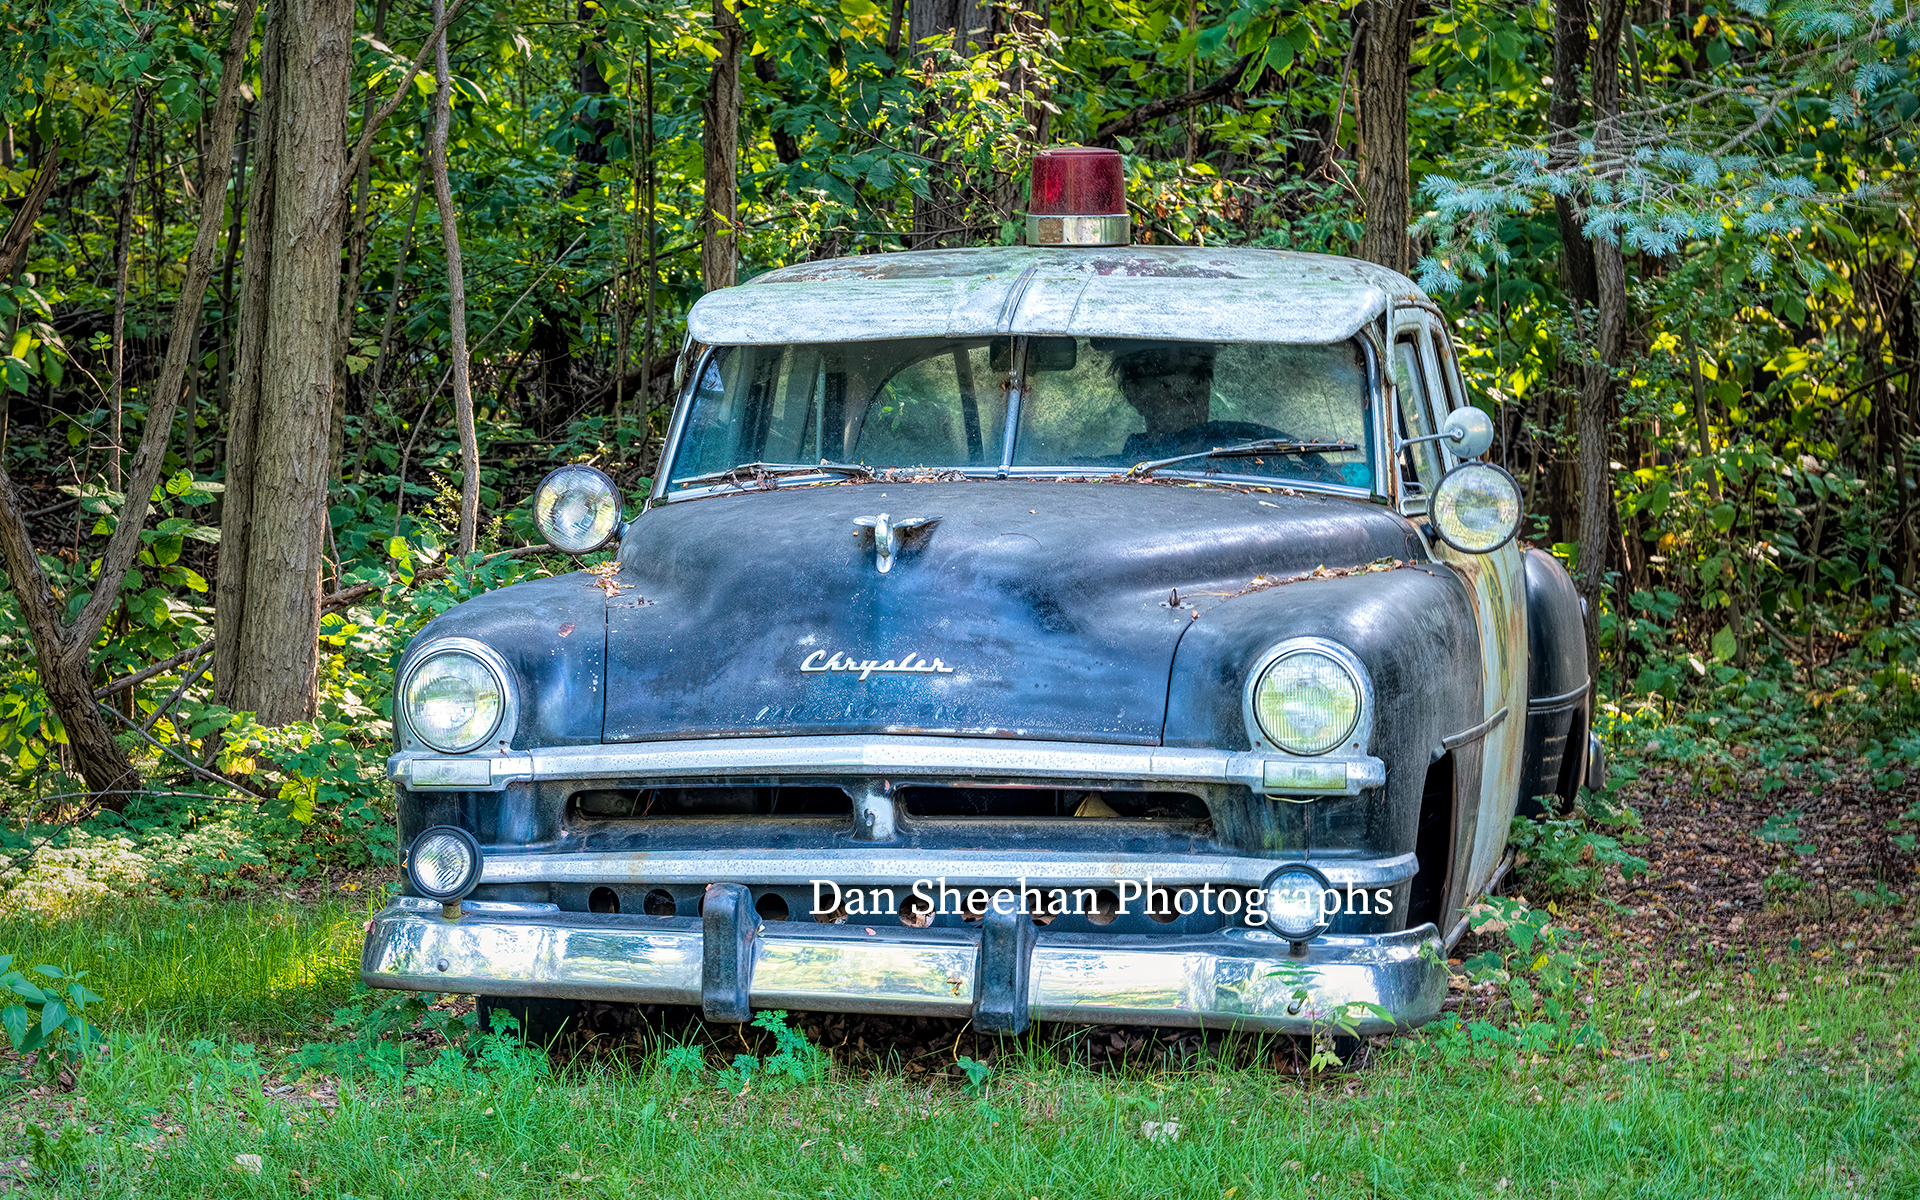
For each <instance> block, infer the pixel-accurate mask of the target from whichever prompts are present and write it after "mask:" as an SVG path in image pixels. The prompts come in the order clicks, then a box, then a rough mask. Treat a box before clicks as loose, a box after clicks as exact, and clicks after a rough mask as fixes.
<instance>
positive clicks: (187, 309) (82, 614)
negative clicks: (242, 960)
mask: <svg viewBox="0 0 1920 1200" xmlns="http://www.w3.org/2000/svg"><path fill="white" fill-rule="evenodd" d="M252 34H253V4H252V0H240V3H239V4H237V5H236V7H235V12H234V17H233V25H232V28H231V32H230V34H229V37H228V41H227V49H226V54H225V57H224V59H223V61H222V66H221V72H220V91H219V94H218V99H217V100H216V101H215V103H214V112H213V118H212V120H213V145H212V147H211V149H210V151H209V153H208V156H207V161H206V163H205V173H206V174H205V180H204V183H203V186H202V189H201V193H200V201H201V206H200V220H199V224H198V227H197V229H196V231H195V234H194V241H193V248H192V249H191V250H190V251H189V252H188V254H187V262H186V269H185V272H184V275H183V277H182V279H181V284H180V300H179V303H177V304H176V305H175V306H174V310H173V323H172V329H171V332H170V333H169V335H168V339H167V356H166V359H165V361H164V362H163V363H162V365H161V368H160V378H159V381H158V383H157V384H156V386H155V388H154V392H153V401H152V404H151V405H150V406H149V408H148V412H147V422H146V426H145V427H144V428H143V429H142V430H141V435H140V448H139V449H138V450H137V451H136V452H135V453H134V456H133V465H132V470H131V474H130V477H129V479H128V483H127V498H126V502H125V503H124V504H123V505H122V507H121V509H120V513H119V518H118V520H117V522H116V524H115V526H114V531H113V535H112V536H111V537H110V538H109V539H108V540H107V548H106V551H105V553H103V554H102V555H101V556H100V566H99V573H98V576H97V577H96V578H95V580H94V585H93V591H92V592H91V593H90V594H89V595H88V597H87V602H86V603H85V604H84V605H83V606H82V607H81V609H80V611H79V612H78V613H77V614H75V616H74V618H73V619H72V620H71V621H68V622H62V620H61V619H60V611H61V605H60V604H59V602H57V601H56V600H55V599H54V596H53V590H52V588H50V587H49V586H48V584H47V578H46V575H45V573H44V572H43V571H42V570H41V569H40V560H39V557H38V556H37V554H36V553H35V551H34V546H33V537H32V534H31V533H30V532H29V530H28V528H27V523H26V518H25V514H24V510H23V509H22V507H21V504H20V500H19V495H18V493H17V492H15V490H14V487H13V481H12V479H10V478H9V477H8V476H7V472H6V468H5V466H4V464H0V552H4V554H5V556H6V562H7V568H8V574H9V576H10V578H11V580H12V583H13V592H14V595H15V597H16V598H17V600H18V602H19V605H20V610H21V615H22V616H23V617H25V618H26V622H27V629H28V632H29V634H30V636H31V637H32V639H33V648H34V656H35V659H36V662H37V665H38V669H39V674H40V682H41V687H42V688H43V689H44V690H45V692H46V695H47V703H48V704H49V706H50V707H52V709H53V711H54V713H55V715H56V716H58V717H59V718H60V723H61V726H62V728H63V729H64V730H65V732H66V735H67V740H68V743H69V745H70V746H71V747H72V749H73V754H74V763H75V766H76V767H77V768H78V769H79V771H80V775H81V777H82V778H84V779H85V780H86V781H87V787H88V788H90V789H91V790H92V791H93V792H94V793H96V794H97V795H98V796H99V798H100V800H101V803H102V805H103V806H104V807H107V808H111V809H115V810H118V809H119V808H121V807H123V806H124V805H125V803H126V798H127V796H128V795H129V794H130V793H131V792H134V791H137V790H138V789H139V788H140V787H141V779H140V774H139V772H138V771H137V770H135V768H134V766H133V763H132V762H131V761H130V760H129V759H128V757H127V754H126V752H125V751H124V750H122V749H121V748H120V746H119V745H118V743H116V742H115V741H114V738H113V734H112V731H111V730H109V729H108V727H107V725H106V723H105V722H103V721H102V720H101V719H100V709H99V706H98V705H96V704H95V702H94V694H93V687H92V682H91V676H92V651H93V646H94V643H95V641H96V640H98V638H99V636H100V631H101V629H102V628H103V627H104V626H105V625H106V620H107V616H108V614H109V613H111V612H112V611H113V610H114V608H115V607H116V606H117V605H118V603H119V594H120V585H121V583H122V581H123V580H124V579H125V578H126V573H127V569H128V568H129V567H131V566H132V565H133V561H134V557H135V556H136V555H137V554H138V553H139V551H140V530H141V527H142V526H143V525H144V524H145V523H146V518H147V510H148V508H149V505H150V501H151V498H152V495H153V490H154V488H155V487H156V486H158V485H159V482H160V476H161V474H162V472H163V471H164V470H165V467H166V457H167V442H168V441H169V439H170V437H171V435H172V432H173V416H174V412H175V411H176V409H177V408H178V407H179V402H180V393H181V389H182V386H183V385H184V383H185V381H186V375H187V365H188V363H189V362H191V361H192V360H193V359H194V358H195V357H197V356H198V354H199V343H200V315H201V308H202V304H203V301H204V299H205V296H206V290H207V283H208V282H209V280H211V279H212V277H213V259H214V250H215V248H216V247H217V246H218V244H219V240H220V227H221V225H222V224H223V220H224V217H225V216H226V201H225V197H226V191H227V176H228V173H229V170H230V169H231V167H232V163H233V141H234V125H235V123H236V120H237V117H238V114H239V109H240V85H241V81H242V77H243V73H244V70H245V67H246V51H247V45H248V42H249V41H250V40H251V38H252ZM57 151H58V148H57V147H56V148H55V152H54V153H55V155H57ZM56 161H57V159H56V158H55V157H54V155H49V156H48V158H47V159H46V160H45V161H44V162H43V164H42V166H41V171H42V172H43V174H44V173H48V172H51V171H52V170H53V169H54V164H55V162H56ZM43 184H44V185H45V186H43ZM50 186H51V180H50V179H46V178H43V179H42V180H39V181H36V183H35V185H34V188H33V190H32V191H31V192H29V193H28V196H27V201H26V203H25V205H24V206H23V207H22V208H21V209H20V211H19V213H18V214H17V216H16V225H17V226H24V228H25V229H28V230H30V229H31V227H32V225H33V223H34V221H35V219H36V218H37V216H38V214H39V211H40V207H41V204H42V202H43V201H44V200H45V199H46V194H47V191H48V189H49V188H50ZM24 236H25V235H24V233H23V235H22V237H23V239H24ZM13 248H14V239H13V231H9V235H8V240H7V244H6V247H5V251H7V253H4V254H0V263H5V262H10V261H11V256H10V252H11V251H12V250H13ZM21 248H22V250H23V251H24V240H23V241H22V242H21Z"/></svg>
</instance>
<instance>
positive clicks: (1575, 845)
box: [1507, 807, 1647, 896]
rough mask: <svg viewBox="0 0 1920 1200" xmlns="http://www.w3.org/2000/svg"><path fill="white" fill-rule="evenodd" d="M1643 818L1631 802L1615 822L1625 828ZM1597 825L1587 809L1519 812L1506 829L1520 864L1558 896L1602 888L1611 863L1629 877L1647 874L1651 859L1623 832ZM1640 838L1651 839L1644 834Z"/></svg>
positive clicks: (1530, 877)
mask: <svg viewBox="0 0 1920 1200" xmlns="http://www.w3.org/2000/svg"><path fill="white" fill-rule="evenodd" d="M1622 814H1624V815H1622ZM1639 822H1640V818H1639V815H1638V814H1637V813H1635V812H1634V811H1633V809H1631V808H1625V807H1623V808H1622V809H1621V810H1619V813H1618V814H1616V815H1615V816H1614V823H1615V824H1616V825H1618V826H1620V827H1621V828H1622V829H1623V830H1625V829H1631V828H1633V827H1635V826H1637V825H1638V824H1639ZM1592 826H1593V822H1592V821H1591V820H1590V819H1589V818H1587V817H1585V816H1584V815H1575V816H1572V817H1566V818H1553V817H1547V818H1543V819H1538V820H1536V819H1531V818H1528V817H1515V818H1514V820H1513V825H1512V827H1511V829H1510V830H1509V832H1508V834H1507V841H1508V844H1509V845H1510V846H1512V847H1513V850H1514V866H1515V869H1516V870H1519V869H1524V871H1525V874H1526V878H1527V880H1528V884H1529V886H1530V887H1534V888H1537V889H1538V890H1539V891H1541V892H1542V893H1545V894H1549V895H1559V896H1577V895H1591V894H1592V893H1594V892H1597V891H1599V890H1600V888H1601V887H1602V886H1603V885H1604V884H1605V883H1606V871H1607V868H1608V867H1615V868H1618V869H1619V871H1620V874H1621V877H1622V878H1624V879H1626V880H1627V882H1629V883H1631V882H1633V879H1634V877H1635V876H1638V875H1644V874H1646V872H1647V860H1646V859H1644V858H1639V857H1637V856H1635V855H1633V854H1630V853H1628V852H1627V851H1626V849H1625V848H1623V847H1622V845H1621V839H1620V838H1616V837H1612V836H1610V835H1608V834H1604V833H1601V832H1600V831H1599V830H1597V829H1595V828H1593V827H1592ZM1628 836H1638V835H1628ZM1640 840H1642V841H1645V840H1646V839H1645V838H1644V837H1643V836H1642V837H1640Z"/></svg>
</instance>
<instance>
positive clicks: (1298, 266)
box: [687, 246, 1421, 345]
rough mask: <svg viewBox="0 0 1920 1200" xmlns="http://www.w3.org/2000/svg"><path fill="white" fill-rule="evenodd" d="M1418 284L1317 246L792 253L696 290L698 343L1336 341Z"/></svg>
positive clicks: (693, 323) (692, 322)
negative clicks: (718, 286) (786, 259)
mask: <svg viewBox="0 0 1920 1200" xmlns="http://www.w3.org/2000/svg"><path fill="white" fill-rule="evenodd" d="M1403 296H1404V297H1408V298H1420V297H1421V293H1420V290H1419V289H1418V288H1417V287H1415V286H1414V284H1413V281H1411V280H1409V279H1408V278H1407V277H1406V276H1404V275H1401V274H1399V273H1398V272H1396V271H1390V270H1388V269H1387V268H1385V267H1380V266H1376V265H1374V264H1373V263H1368V262H1361V261H1359V260H1357V259H1351V258H1337V257H1334V256H1332V255H1326V254H1299V253H1294V252H1291V251H1285V250H1252V249H1241V248H1233V247H1219V248H1215V247H1209V246H1112V247H1102V248H1097V249H1095V248H1077V247H1063V246H998V247H989V248H984V249H972V250H913V251H904V252H900V253H893V254H863V255H856V256H853V257H849V258H834V259H827V260H824V261H821V262H807V263H797V264H795V265H793V266H790V267H782V268H780V269H778V270H774V271H769V272H767V273H766V274H764V275H759V276H756V277H754V278H753V279H750V280H748V281H747V282H746V283H744V284H741V285H740V286H738V287H731V288H724V289H722V290H720V291H715V292H709V293H707V294H706V295H705V296H702V297H701V298H700V300H699V301H698V302H697V303H696V304H695V305H694V306H693V311H692V312H691V313H690V314H689V315H688V318H687V328H688V332H689V333H691V334H692V336H693V339H694V340H695V341H698V342H704V343H706V344H708V345H778V344H782V343H788V342H850V341H878V340H883V339H888V338H917V337H982V336H991V335H994V334H1030V335H1049V334H1050V335H1072V336H1079V337H1129V338H1154V339H1167V340H1180V341H1207V342H1292V343H1325V342H1337V341H1341V340H1344V339H1346V338H1349V337H1352V336H1353V335H1354V334H1355V333H1357V332H1358V331H1359V330H1360V329H1361V328H1362V327H1363V326H1365V325H1366V324H1367V323H1368V322H1369V321H1372V320H1374V319H1375V318H1377V317H1378V316H1379V315H1380V314H1381V313H1382V312H1383V311H1385V309H1386V307H1387V304H1388V302H1389V300H1390V299H1397V298H1399V297H1403Z"/></svg>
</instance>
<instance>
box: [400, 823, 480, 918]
mask: <svg viewBox="0 0 1920 1200" xmlns="http://www.w3.org/2000/svg"><path fill="white" fill-rule="evenodd" d="M407 880H408V882H410V883H412V884H413V890H414V891H416V892H419V893H420V894H421V895H422V896H425V897H426V898H427V899H429V900H438V901H440V902H441V903H442V904H452V903H454V902H456V901H458V900H459V899H460V898H461V897H463V896H465V895H466V894H467V893H468V892H471V891H472V890H473V889H474V887H475V885H477V884H478V883H479V882H480V843H479V842H478V841H476V840H475V839H474V836H473V835H472V834H471V833H468V832H467V831H466V830H464V829H460V828H458V827H456V826H453V825H435V826H434V827H433V828H432V829H429V830H427V831H426V832H425V833H422V834H421V835H420V836H419V837H417V838H415V839H413V848H412V849H410V850H408V851H407Z"/></svg>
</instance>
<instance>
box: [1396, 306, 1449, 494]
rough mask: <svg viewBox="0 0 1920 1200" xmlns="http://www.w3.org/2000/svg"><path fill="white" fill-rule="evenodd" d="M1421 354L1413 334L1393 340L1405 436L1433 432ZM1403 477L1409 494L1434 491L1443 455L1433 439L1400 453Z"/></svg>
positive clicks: (1398, 394)
mask: <svg viewBox="0 0 1920 1200" xmlns="http://www.w3.org/2000/svg"><path fill="white" fill-rule="evenodd" d="M1420 357H1421V356H1420V343H1419V342H1418V341H1416V340H1415V339H1414V337H1413V335H1411V334H1402V335H1401V336H1400V338H1399V339H1398V340H1397V341H1395V342H1394V344H1393V383H1394V395H1395V399H1396V403H1397V404H1398V405H1399V414H1398V416H1399V422H1400V436H1401V437H1403V438H1416V437H1426V436H1428V435H1429V434H1431V433H1433V432H1434V429H1433V415H1432V414H1433V405H1432V403H1431V400H1430V396H1431V394H1430V392H1429V390H1428V387H1427V372H1426V366H1425V364H1424V363H1422V362H1421V361H1420ZM1400 478H1401V479H1402V480H1403V481H1404V482H1405V483H1406V484H1407V494H1408V496H1409V497H1413V496H1424V495H1426V494H1427V493H1428V492H1431V491H1432V490H1433V485H1434V484H1436V483H1438V482H1440V455H1439V452H1438V451H1436V450H1435V449H1434V445H1433V443H1432V442H1422V443H1420V444H1419V445H1417V446H1408V447H1407V448H1406V449H1404V450H1402V451H1401V452H1400Z"/></svg>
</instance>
